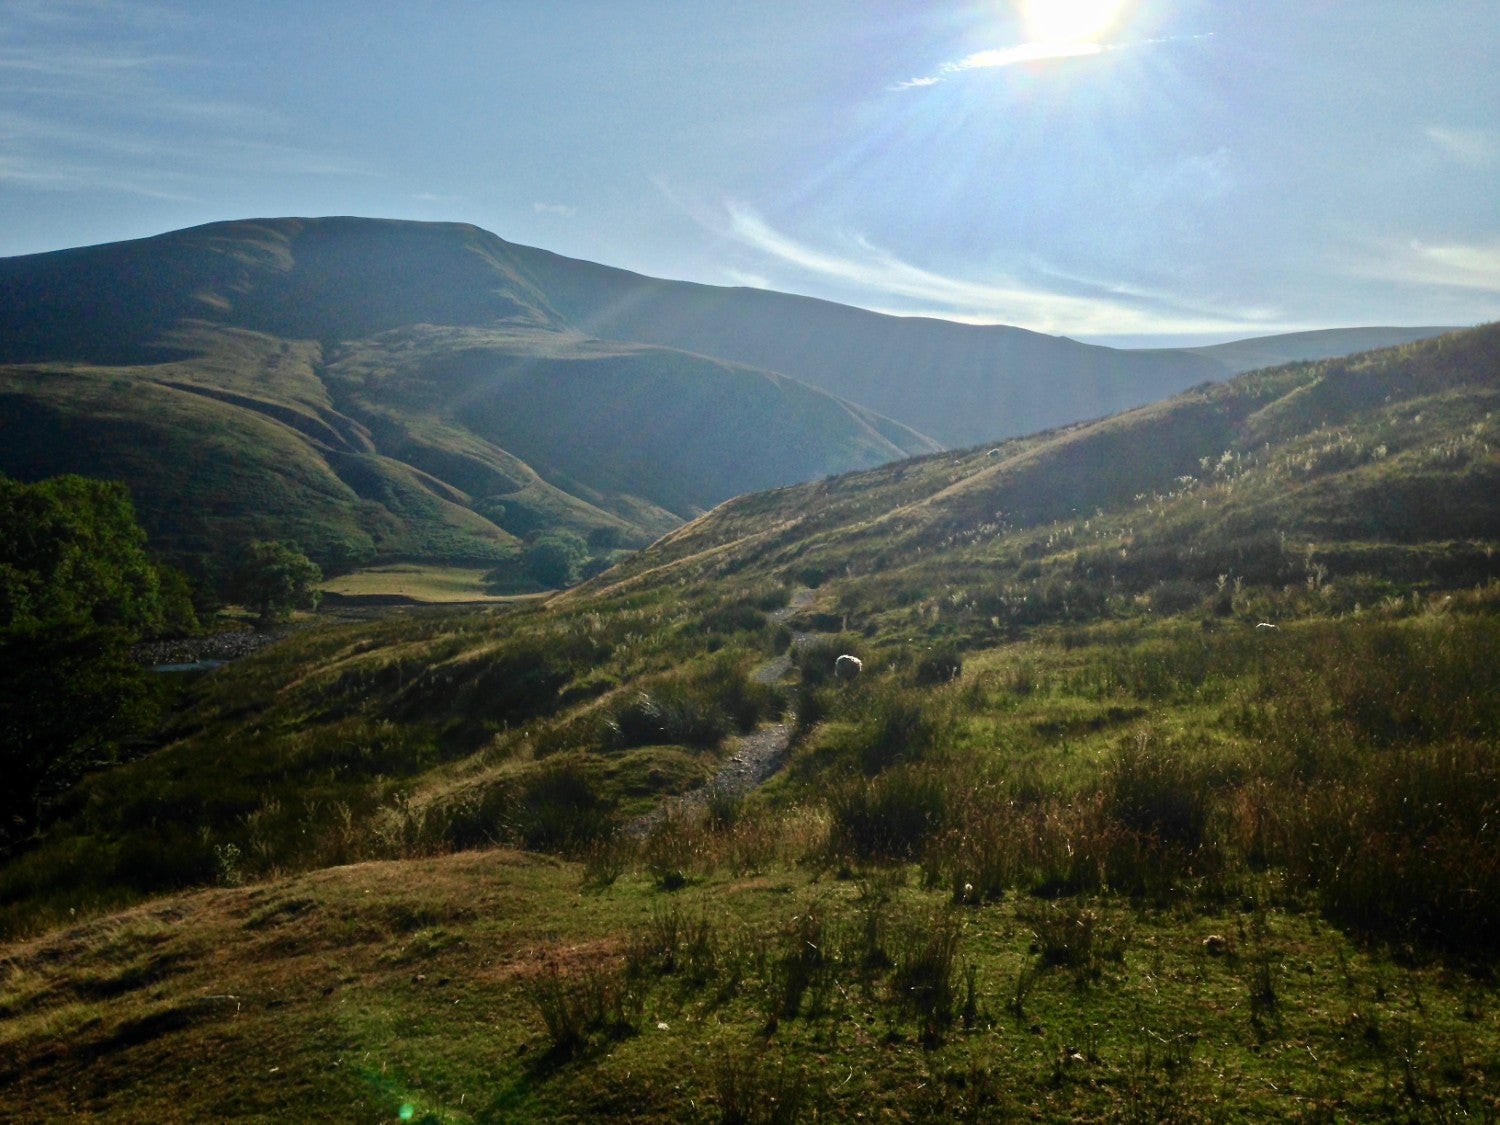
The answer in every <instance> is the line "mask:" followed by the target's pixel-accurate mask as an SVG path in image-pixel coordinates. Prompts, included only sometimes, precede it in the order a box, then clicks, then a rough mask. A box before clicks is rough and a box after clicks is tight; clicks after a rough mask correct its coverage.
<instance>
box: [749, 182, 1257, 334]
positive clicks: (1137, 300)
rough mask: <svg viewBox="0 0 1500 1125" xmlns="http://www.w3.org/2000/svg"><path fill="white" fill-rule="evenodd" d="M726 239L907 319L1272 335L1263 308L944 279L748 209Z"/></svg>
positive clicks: (860, 241)
mask: <svg viewBox="0 0 1500 1125" xmlns="http://www.w3.org/2000/svg"><path fill="white" fill-rule="evenodd" d="M726 209H727V213H728V218H729V228H728V234H729V235H730V237H732V238H734V239H735V240H736V241H738V242H740V243H741V244H742V245H745V246H748V247H751V248H753V249H754V250H756V251H759V252H760V253H762V254H765V255H767V256H769V257H770V258H772V259H774V260H776V261H777V262H779V263H780V264H782V265H784V266H790V267H794V268H795V269H797V270H800V271H802V272H804V273H806V274H810V275H812V276H815V277H817V278H819V279H821V280H823V281H825V282H837V283H839V284H840V285H841V286H843V287H847V288H849V289H851V290H853V291H855V292H857V293H858V294H859V295H860V298H861V303H864V304H866V305H867V307H871V308H877V309H880V310H882V311H890V312H899V313H901V314H904V315H926V316H938V317H944V318H946V319H950V320H963V321H970V322H974V323H985V324H1012V325H1017V326H1019V327H1023V328H1030V329H1032V330H1034V331H1039V332H1051V333H1059V334H1064V335H1083V336H1095V335H1107V334H1121V335H1124V334H1150V333H1193V332H1237V331H1241V330H1245V331H1274V330H1276V329H1277V328H1279V327H1280V326H1279V325H1277V324H1275V322H1274V321H1271V320H1270V318H1271V317H1273V316H1274V315H1275V314H1273V313H1271V312H1268V311H1266V310H1237V311H1233V312H1219V311H1215V310H1203V309H1196V308H1193V307H1191V306H1189V305H1187V304H1185V303H1179V302H1176V301H1174V300H1173V299H1172V298H1171V297H1170V296H1167V295H1162V294H1149V293H1146V292H1144V291H1142V290H1139V289H1133V288H1131V287H1130V286H1127V285H1124V284H1114V283H1098V282H1075V287H1076V288H1084V287H1086V288H1088V289H1089V290H1091V291H1090V292H1087V293H1078V292H1071V293H1069V292H1061V291H1059V290H1057V289H1055V288H1047V287H1046V286H1045V285H1044V284H1040V283H1030V282H1026V281H1022V280H1019V279H1017V278H1015V277H1011V276H995V277H992V278H991V279H989V280H986V281H975V280H971V279H967V278H959V277H949V276H945V275H943V274H941V273H938V272H936V271H933V270H928V269H924V268H922V267H921V266H916V265H913V264H911V263H910V262H906V261H902V260H901V259H900V258H898V257H896V256H895V255H894V254H891V253H889V252H888V251H885V250H882V249H880V248H879V247H877V246H875V245H873V244H871V242H870V241H869V240H868V239H866V238H863V237H855V238H852V239H850V240H848V243H849V245H848V249H847V250H846V251H843V252H839V251H833V250H828V249H823V248H819V247H815V246H811V245H808V244H807V243H805V242H801V241H798V240H797V239H795V238H792V237H790V236H789V235H787V234H785V233H783V232H781V231H778V230H776V229H775V228H774V227H772V226H771V225H770V224H769V223H767V222H766V221H765V219H764V218H762V217H761V216H760V215H759V214H758V213H757V212H756V211H755V210H754V209H753V208H751V207H748V206H746V205H744V204H742V203H729V204H726Z"/></svg>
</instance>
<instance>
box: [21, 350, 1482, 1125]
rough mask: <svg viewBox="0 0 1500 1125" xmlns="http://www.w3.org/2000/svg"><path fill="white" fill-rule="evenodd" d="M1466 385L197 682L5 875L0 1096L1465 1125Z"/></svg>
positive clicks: (767, 523)
mask: <svg viewBox="0 0 1500 1125" xmlns="http://www.w3.org/2000/svg"><path fill="white" fill-rule="evenodd" d="M1497 399H1500V328H1496V327H1495V326H1490V327H1486V328H1482V329H1477V330H1471V331H1467V332H1462V333H1456V334H1454V335H1451V336H1447V337H1443V338H1440V339H1437V340H1432V341H1427V342H1423V343H1418V344H1411V345H1406V346H1403V347H1400V348H1396V349H1392V350H1388V351H1383V352H1377V353H1372V354H1370V355H1367V356H1361V357H1357V358H1353V359H1348V360H1332V361H1323V362H1317V363H1311V364H1297V365H1291V366H1287V367H1283V368H1278V369H1274V370H1269V371H1263V372H1257V373H1254V374H1251V375H1247V376H1243V377H1240V378H1238V379H1235V380H1233V381H1231V382H1229V383H1227V384H1225V385H1223V386H1216V387H1210V388H1203V389H1199V390H1196V391H1192V392H1190V393H1188V394H1185V395H1182V396H1179V397H1178V398H1175V399H1172V400H1169V401H1167V402H1164V403H1161V404H1158V405H1155V406H1152V407H1147V408H1143V409H1140V410H1136V411H1132V412H1130V413H1127V414H1123V415H1120V416H1117V417H1113V418H1109V419H1106V420H1103V421H1100V422H1096V423H1088V424H1082V425H1077V426H1072V427H1067V428H1063V429H1059V430H1054V431H1049V432H1044V433H1039V434H1035V435H1031V436H1029V437H1026V438H1020V439H1015V440H1012V441H1008V442H1003V443H999V444H995V445H991V446H987V447H980V448H977V449H974V450H971V451H967V452H960V453H945V454H939V455H933V456H929V457H925V458H919V459H915V460H908V461H904V462H900V463H897V464H893V465H888V466H884V467H881V468H877V469H874V470H871V471H868V472H862V473H853V474H846V475H843V476H839V477H836V478H833V479H830V480H826V481H820V482H817V483H814V484H804V485H797V486H793V487H787V488H781V489H777V490H774V491H770V492H765V493H760V494H756V495H753V496H747V497H743V498H741V499H738V500H735V501H733V502H732V503H729V504H725V505H722V506H720V507H718V508H716V509H715V510H714V511H712V512H711V513H709V514H707V515H706V516H704V517H702V518H701V519H699V520H696V521H694V522H693V523H691V524H689V525H687V526H685V527H683V528H681V529H679V530H678V531H675V532H673V533H671V534H670V535H668V536H666V537H665V538H664V539H663V540H661V541H660V542H658V543H656V544H655V545H653V546H652V547H651V548H650V549H648V550H646V551H644V552H641V553H640V554H638V555H636V556H633V557H632V558H630V559H629V560H627V561H626V562H625V563H624V564H622V565H621V566H619V567H617V568H615V569H614V570H612V571H610V572H607V573H605V574H603V575H601V576H599V577H598V578H596V579H594V580H593V581H592V582H591V583H589V584H587V585H585V586H583V587H580V588H578V589H575V590H572V591H569V592H568V593H567V594H565V595H562V596H559V597H556V598H553V599H551V600H550V601H549V602H547V603H545V604H538V603H528V604H516V605H507V606H504V607H500V608H496V609H486V610H480V611H475V610H467V611H462V612H458V611H454V612H448V613H424V614H422V615H419V616H412V617H393V618H389V619H386V620H384V621H380V622H375V623H364V624H343V625H329V626H326V627H319V628H313V629H309V630H305V631H303V632H300V633H298V634H297V635H295V636H293V637H291V638H289V639H287V640H286V641H283V642H281V643H280V644H278V645H275V646H272V647H270V648H268V649H266V650H264V651H262V652H261V653H259V654H258V655H256V656H254V657H251V658H248V659H246V660H244V661H242V662H239V663H236V664H234V665H230V666H228V667H226V668H224V669H221V670H219V671H217V672H214V673H212V674H209V675H208V676H205V677H203V678H202V679H200V680H198V681H197V682H196V683H195V684H193V685H192V686H191V687H189V688H188V689H186V694H185V696H184V699H183V703H182V706H181V707H180V709H179V710H178V711H177V713H176V715H175V716H174V718H173V719H172V720H171V722H170V723H169V724H168V725H167V726H166V727H164V728H163V729H162V730H161V731H159V732H158V733H157V735H156V737H155V739H154V740H153V742H152V743H151V744H150V745H148V746H142V747H139V748H138V755H137V757H136V759H135V760H134V761H132V762H131V763H129V764H127V765H124V766H122V767H120V768H118V769H115V770H113V771H110V772H107V773H101V774H97V775H95V776H94V777H92V778H90V779H88V780H87V781H86V782H85V783H84V784H83V785H81V786H80V787H79V788H78V789H77V790H76V791H75V792H74V793H73V794H72V795H71V797H70V798H69V800H68V802H67V804H66V807H65V808H63V809H62V810H61V812H60V814H59V816H58V818H57V819H56V820H55V821H54V822H53V823H52V824H51V826H50V828H49V830H48V831H47V833H46V834H45V835H44V836H43V837H42V838H41V839H39V840H38V841H37V842H36V843H35V844H34V846H32V847H31V848H29V849H28V850H27V851H25V852H24V853H22V854H20V855H18V856H15V857H13V858H12V859H11V860H10V861H9V862H8V863H6V864H5V866H4V867H3V868H0V924H3V926H4V927H5V930H6V932H7V933H8V934H9V935H10V936H9V937H8V938H7V939H6V940H5V942H4V944H0V1042H3V1043H4V1047H5V1050H4V1051H3V1052H0V1057H3V1058H4V1059H5V1060H6V1061H5V1062H4V1063H0V1090H3V1091H4V1092H5V1094H6V1096H7V1099H8V1101H9V1102H10V1104H25V1105H27V1106H28V1107H30V1108H32V1109H33V1110H34V1111H35V1113H36V1115H37V1116H41V1117H47V1116H64V1115H69V1114H73V1115H77V1114H90V1113H91V1114H95V1115H100V1116H106V1117H110V1118H123V1119H145V1118H147V1117H151V1118H160V1117H167V1118H169V1119H170V1118H172V1117H174V1116H176V1117H184V1118H193V1117H204V1116H225V1115H229V1114H246V1115H261V1116H266V1117H271V1116H292V1115H302V1116H308V1115H314V1116H317V1115H323V1116H327V1115H333V1116H361V1115H369V1116H388V1117H390V1116H399V1117H402V1118H411V1119H426V1120H437V1121H497V1120H512V1119H517V1118H522V1119H538V1120H585V1119H597V1118H598V1117H600V1116H606V1115H614V1116H620V1117H624V1118H627V1119H635V1120H647V1121H651V1120H657V1121H666V1120H673V1121H676V1120H709V1121H715V1120H717V1121H743V1120H817V1119H825V1120H846V1119H852V1118H853V1117H854V1116H855V1115H856V1114H858V1113H863V1114H866V1115H868V1116H890V1117H896V1118H903V1117H904V1118H908V1119H919V1120H920V1119H925V1120H937V1119H968V1120H1003V1119H1008V1118H1010V1117H1014V1116H1017V1115H1023V1114H1024V1115H1029V1116H1035V1117H1040V1118H1043V1119H1048V1120H1062V1119H1079V1120H1098V1119H1116V1118H1119V1119H1131V1120H1139V1119H1149V1120H1199V1119H1210V1118H1212V1119H1223V1118H1225V1117H1229V1118H1236V1119H1238V1118H1250V1117H1272V1118H1278V1119H1279V1118H1288V1117H1312V1118H1321V1119H1338V1118H1342V1117H1351V1118H1361V1119H1362V1118H1375V1117H1390V1118H1403V1119H1429V1118H1430V1119H1448V1118H1455V1117H1459V1116H1464V1115H1467V1116H1471V1117H1481V1118H1482V1117H1484V1116H1486V1115H1493V1114H1494V1113H1496V1112H1497V1111H1500V1066H1497V1065H1496V1062H1495V1060H1496V1059H1500V1036H1497V1033H1496V1025H1495V1021H1494V1019H1493V1015H1494V1011H1495V1007H1496V1003H1497V994H1496V991H1495V975H1494V972H1495V968H1496V962H1495V949H1496V948H1500V946H1497V944H1496V941H1497V938H1500V934H1497V932H1496V919H1497V918H1500V837H1497V836H1496V832H1495V826H1496V825H1497V824H1500V797H1497V794H1500V703H1497V701H1500V679H1497V676H1500V672H1497V669H1500V592H1497V591H1500V585H1497V582H1496V580H1497V578H1500V561H1497V560H1496V558H1495V549H1496V547H1497V546H1500V543H1497V541H1496V529H1497V528H1500V512H1497V511H1496V505H1497V504H1500V487H1497V485H1500V480H1497V476H1500V454H1497V449H1500V429H1497V426H1500V422H1497V421H1496V414H1495V408H1496V405H1497ZM840 652H852V653H856V654H858V655H860V656H861V657H862V658H863V660H864V663H865V668H864V672H863V673H862V674H861V676H860V677H859V678H858V680H856V681H854V682H840V681H837V680H835V679H834V678H833V676H832V664H833V657H834V656H835V655H837V654H838V653H840ZM768 740H769V742H770V743H771V744H772V745H782V744H784V745H785V751H784V759H782V761H781V765H780V769H779V770H777V771H776V772H775V774H774V777H772V779H771V780H770V781H769V782H768V783H767V784H765V785H763V786H759V787H750V788H748V789H747V788H745V787H744V786H743V785H742V784H739V783H736V782H735V781H734V779H736V778H743V777H744V773H743V770H742V769H740V763H742V762H743V761H744V760H745V759H746V758H747V757H749V756H751V755H752V754H753V753H755V752H756V748H757V747H764V746H765V745H766V744H767V742H768ZM710 779H714V781H715V784H716V785H717V786H718V788H714V789H711V791H709V792H706V793H705V792H704V789H705V786H706V785H707V783H708V782H709V780H710ZM694 793H698V794H699V795H700V796H701V797H702V798H703V799H702V800H701V801H699V802H697V803H692V802H689V803H686V804H683V805H680V806H674V807H673V811H669V812H668V813H667V814H666V815H661V814H660V813H654V812H653V810H656V809H659V808H660V807H661V806H662V805H663V802H672V801H673V800H674V799H675V798H676V797H677V796H679V795H691V794H694ZM225 1060H234V1061H233V1062H226V1061H225ZM273 1068H274V1069H273Z"/></svg>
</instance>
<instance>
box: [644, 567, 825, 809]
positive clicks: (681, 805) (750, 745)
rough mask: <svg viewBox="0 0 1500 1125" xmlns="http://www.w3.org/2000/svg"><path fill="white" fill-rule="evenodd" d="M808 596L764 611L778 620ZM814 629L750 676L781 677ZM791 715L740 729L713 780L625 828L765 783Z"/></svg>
mask: <svg viewBox="0 0 1500 1125" xmlns="http://www.w3.org/2000/svg"><path fill="white" fill-rule="evenodd" d="M813 596H814V595H813V592H812V591H811V590H798V591H797V592H796V593H794V594H793V595H792V597H791V601H790V602H789V603H788V604H787V605H786V606H785V607H784V608H782V609H777V610H772V611H771V612H770V613H769V614H767V616H768V617H770V619H771V620H772V621H775V622H778V623H779V622H782V621H785V620H787V619H788V618H789V617H791V616H792V614H794V613H796V612H797V611H798V610H799V609H805V608H806V607H807V606H809V605H810V604H812V600H813ZM817 635H818V634H816V633H793V634H792V643H791V645H790V646H789V647H788V648H787V651H786V652H784V653H782V654H781V655H780V656H778V657H775V658H774V659H772V660H768V661H766V663H764V664H762V665H761V666H760V667H759V668H757V669H755V671H753V672H751V673H750V678H751V679H752V680H754V681H755V682H756V683H758V684H777V683H780V682H781V681H782V680H784V679H786V678H787V677H788V676H789V675H791V674H792V654H793V653H794V652H796V651H797V650H798V649H799V648H801V647H802V646H803V645H806V644H807V643H809V642H810V641H812V640H813V639H814V638H815V637H817ZM796 721H797V720H796V716H795V715H791V714H789V715H787V717H786V720H785V721H784V722H780V723H769V724H767V725H766V726H763V727H759V728H757V729H756V730H753V731H751V732H750V733H749V734H746V735H742V736H741V737H740V738H739V740H738V741H737V742H736V743H735V744H734V752H733V753H732V754H730V755H729V757H728V758H726V759H725V761H724V764H723V765H722V766H720V767H719V772H718V773H716V774H714V776H713V780H711V781H710V782H708V784H706V785H702V786H699V787H698V788H697V789H693V790H691V791H689V792H687V793H684V794H682V795H681V796H680V797H675V798H673V799H671V800H669V801H663V802H662V803H661V804H659V805H657V806H656V808H654V809H652V810H651V811H650V812H648V813H646V814H645V815H644V816H638V817H636V819H635V820H633V821H631V822H630V824H629V825H628V826H627V827H626V831H627V832H629V833H630V834H631V835H633V836H644V835H646V834H647V833H648V832H650V831H651V829H652V828H653V827H655V826H656V825H657V824H660V823H661V822H662V821H663V820H664V819H666V818H667V817H668V816H669V815H672V814H674V813H677V814H680V813H690V812H695V811H697V810H698V809H701V808H704V807H705V806H706V805H707V804H708V798H709V795H710V794H712V793H723V794H726V795H728V796H731V797H743V796H744V795H745V794H747V793H749V792H750V791H751V790H753V789H757V788H759V787H760V786H762V785H764V784H765V783H766V782H767V781H770V780H771V778H772V777H774V776H775V775H776V772H777V771H778V770H780V769H781V767H782V765H783V764H784V763H785V761H786V751H787V746H788V745H789V744H790V742H791V740H792V725H793V724H794V723H795V722H796Z"/></svg>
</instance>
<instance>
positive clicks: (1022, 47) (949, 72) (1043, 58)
mask: <svg viewBox="0 0 1500 1125" xmlns="http://www.w3.org/2000/svg"><path fill="white" fill-rule="evenodd" d="M1212 37H1213V33H1212V32H1206V33H1204V34H1201V35H1174V36H1168V37H1166V38H1162V39H1143V40H1140V41H1138V42H1132V43H1095V42H1092V41H1088V40H1058V41H1051V40H1046V41H1037V42H1032V43H1019V44H1017V45H1016V46H1014V47H996V48H993V49H991V50H987V51H975V52H974V53H973V54H972V55H965V56H964V57H963V58H961V59H955V60H953V61H952V62H945V63H944V64H943V65H942V66H940V67H938V69H937V71H936V72H935V73H933V74H927V75H923V76H922V77H920V78H908V79H906V80H905V81H903V82H897V83H895V84H894V85H892V86H891V87H890V88H891V89H892V90H918V89H922V88H923V87H926V86H936V85H937V84H938V83H940V82H944V81H946V80H948V79H950V78H953V77H955V76H957V75H960V74H963V73H965V72H966V71H971V70H993V69H995V68H997V67H1008V66H1021V65H1024V64H1027V63H1045V62H1054V61H1060V60H1062V59H1084V58H1093V57H1095V56H1098V55H1105V54H1108V53H1110V52H1111V51H1124V50H1129V49H1131V48H1133V47H1146V46H1154V45H1156V44H1159V43H1176V42H1180V41H1183V40H1192V39H1211V38H1212Z"/></svg>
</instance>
